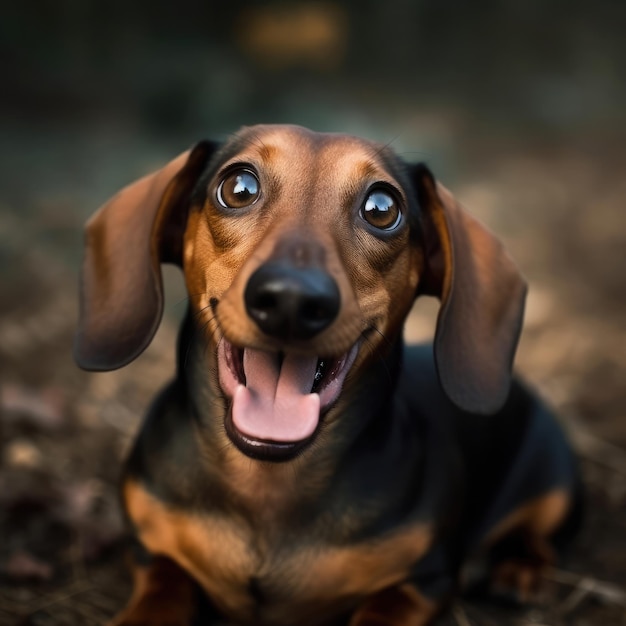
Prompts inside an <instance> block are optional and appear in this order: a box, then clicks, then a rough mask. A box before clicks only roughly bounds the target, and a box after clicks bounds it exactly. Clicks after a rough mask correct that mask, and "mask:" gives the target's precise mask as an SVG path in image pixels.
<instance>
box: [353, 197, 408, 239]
mask: <svg viewBox="0 0 626 626" xmlns="http://www.w3.org/2000/svg"><path fill="white" fill-rule="evenodd" d="M361 216H362V217H363V219H364V220H365V221H366V222H367V223H368V224H370V225H371V226H374V228H378V229H379V230H393V229H394V228H396V227H397V226H398V224H399V223H400V219H401V218H402V213H401V212H400V208H399V207H398V203H397V202H396V200H395V198H394V197H393V196H392V195H391V194H390V193H388V192H386V191H384V190H382V189H376V190H374V191H372V192H371V193H370V194H369V195H368V196H367V198H366V200H365V204H364V205H363V208H362V209H361Z"/></svg>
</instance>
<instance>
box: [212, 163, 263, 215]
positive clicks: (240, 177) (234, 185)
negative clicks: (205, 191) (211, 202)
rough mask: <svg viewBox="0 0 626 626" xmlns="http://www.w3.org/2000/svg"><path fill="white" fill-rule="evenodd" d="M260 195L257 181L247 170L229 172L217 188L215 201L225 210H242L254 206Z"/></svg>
mask: <svg viewBox="0 0 626 626" xmlns="http://www.w3.org/2000/svg"><path fill="white" fill-rule="evenodd" d="M259 193H260V185H259V179H258V178H257V177H256V175H255V174H254V173H253V172H252V171H251V170H247V169H240V170H235V171H234V172H231V173H230V174H229V175H228V176H226V178H224V180H223V181H222V182H221V183H220V185H219V187H218V188H217V201H218V202H219V203H220V204H221V205H222V206H223V207H225V208H227V209H243V208H245V207H248V206H250V205H252V204H254V203H255V202H256V201H257V200H258V198H259Z"/></svg>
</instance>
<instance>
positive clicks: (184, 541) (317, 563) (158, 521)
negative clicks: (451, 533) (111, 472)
mask: <svg viewBox="0 0 626 626" xmlns="http://www.w3.org/2000/svg"><path fill="white" fill-rule="evenodd" d="M124 495H125V499H126V505H127V509H128V513H129V515H130V518H131V519H132V521H133V523H134V524H135V526H136V528H137V533H138V535H139V538H140V539H141V541H142V543H143V544H144V545H145V546H146V548H147V549H148V550H149V551H151V552H153V553H155V554H161V555H165V556H168V557H170V558H171V559H173V560H174V561H176V562H177V563H178V564H179V565H180V566H181V567H182V568H183V569H185V570H186V571H187V572H189V573H190V574H191V575H192V576H193V578H194V579H195V580H196V581H197V582H198V583H199V584H200V585H201V586H202V587H203V588H204V589H205V590H206V592H207V593H208V594H209V595H210V596H211V598H212V599H213V600H214V602H215V603H216V604H217V606H218V607H219V608H220V609H221V610H222V611H224V612H225V613H227V614H228V615H230V616H232V617H233V618H239V619H247V618H249V617H250V615H252V614H253V611H254V602H255V600H254V598H253V597H252V596H251V595H250V590H249V584H250V580H251V579H252V578H255V579H257V580H259V581H260V582H261V583H262V584H263V585H264V586H265V587H266V588H267V589H269V590H271V594H272V599H273V600H274V602H272V603H269V604H268V605H267V606H264V607H263V611H264V615H266V616H267V618H268V620H269V621H272V623H274V622H275V623H277V624H283V623H284V624H289V623H291V621H292V620H293V616H294V615H298V614H304V613H302V612H303V611H306V612H307V613H306V614H312V613H315V614H319V615H327V614H329V615H330V614H332V613H333V612H335V611H336V610H338V609H341V610H345V609H349V608H351V607H352V606H354V603H355V602H357V601H358V600H359V599H363V598H365V597H366V596H368V595H370V594H372V593H376V592H378V591H381V590H382V589H384V588H386V587H389V586H392V585H395V584H398V583H401V582H402V581H403V580H405V579H406V577H407V576H408V575H409V572H410V569H411V567H412V565H413V564H414V563H415V562H416V561H418V560H419V559H420V557H421V556H422V555H423V554H424V552H425V551H426V550H427V549H428V547H429V545H430V543H431V541H432V533H431V529H430V528H429V527H427V526H425V525H411V526H408V527H406V528H403V529H400V530H399V531H396V532H393V533H392V534H390V535H389V536H387V537H383V538H381V539H378V540H376V541H365V542H364V543H362V544H356V545H351V546H350V545H349V546H330V545H327V544H326V545H324V544H321V545H317V544H316V545H314V546H310V545H307V544H305V543H303V544H299V545H298V546H297V547H295V548H294V549H293V550H292V549H289V548H287V549H286V548H285V547H284V538H282V537H280V536H276V535H275V534H274V536H273V538H272V539H271V540H269V543H268V537H265V539H264V538H263V529H262V528H256V527H255V528H251V527H248V526H246V525H245V524H243V523H238V522H237V521H235V520H234V519H233V518H229V519H228V520H227V519H221V518H219V517H217V516H205V517H194V516H192V515H190V514H189V513H185V512H177V511H175V510H172V509H170V508H168V507H166V506H165V505H164V504H163V503H161V502H159V501H158V500H156V499H155V498H154V497H153V496H151V495H150V494H149V493H147V492H146V491H145V489H144V488H143V487H142V486H141V485H140V484H138V483H136V482H133V481H129V482H127V483H126V485H125V487H124ZM260 526H262V523H261V524H260ZM254 545H256V546H263V545H264V546H265V548H264V550H263V557H262V556H261V553H259V552H258V551H255V549H254V548H253V546H254ZM270 617H271V619H270ZM290 620H291V621H290Z"/></svg>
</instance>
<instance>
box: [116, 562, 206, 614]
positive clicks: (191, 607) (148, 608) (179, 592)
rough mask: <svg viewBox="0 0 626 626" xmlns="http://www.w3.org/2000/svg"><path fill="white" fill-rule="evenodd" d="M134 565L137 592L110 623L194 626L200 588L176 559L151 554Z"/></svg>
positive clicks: (134, 580) (135, 590)
mask: <svg viewBox="0 0 626 626" xmlns="http://www.w3.org/2000/svg"><path fill="white" fill-rule="evenodd" d="M142 561H144V562H141V563H139V562H136V563H134V564H133V595H132V596H131V599H130V601H129V602H128V605H127V606H126V608H125V609H124V610H123V611H122V613H120V614H119V615H118V616H117V617H115V618H114V619H113V621H111V622H110V623H109V625H108V626H191V625H192V623H193V619H194V616H195V613H196V607H197V598H198V587H197V585H196V583H195V582H194V581H193V579H192V578H190V577H189V575H188V574H187V573H186V572H184V571H183V570H182V569H181V568H180V567H179V566H178V565H177V564H176V563H174V561H172V560H170V559H168V558H165V557H147V558H145V559H142Z"/></svg>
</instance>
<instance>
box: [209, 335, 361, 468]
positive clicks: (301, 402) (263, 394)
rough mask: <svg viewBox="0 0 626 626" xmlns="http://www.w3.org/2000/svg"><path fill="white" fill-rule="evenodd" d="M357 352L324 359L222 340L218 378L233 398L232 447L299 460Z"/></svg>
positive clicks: (252, 453)
mask: <svg viewBox="0 0 626 626" xmlns="http://www.w3.org/2000/svg"><path fill="white" fill-rule="evenodd" d="M357 352H358V344H355V345H354V346H352V348H351V349H350V350H349V351H348V352H346V353H345V354H344V355H342V356H341V357H339V358H322V357H316V356H306V355H299V354H292V353H289V352H268V351H265V350H255V349H252V348H237V347H235V346H233V345H232V344H231V343H230V342H229V341H227V340H226V339H222V340H221V341H220V343H219V345H218V349H217V361H218V369H219V380H220V384H221V386H222V390H223V391H224V393H225V394H226V395H227V396H228V397H229V398H230V399H231V411H230V412H229V414H228V416H227V418H226V422H225V426H226V431H227V433H228V435H229V437H230V438H231V440H232V441H233V443H234V444H235V445H236V446H237V447H238V448H239V449H240V450H241V451H242V452H244V453H245V454H247V455H248V456H252V457H254V458H261V459H266V460H283V459H288V458H292V457H293V456H295V455H296V454H297V453H298V452H299V451H300V450H302V449H303V448H304V447H305V446H306V445H307V444H308V443H309V442H310V441H311V440H312V439H313V437H314V435H315V433H316V432H317V430H318V426H319V424H320V420H321V416H322V415H323V414H324V412H325V411H326V410H327V409H328V408H329V407H330V406H331V405H332V404H333V403H334V402H335V401H336V400H337V398H338V397H339V395H340V393H341V389H342V387H343V383H344V380H345V378H346V375H347V373H348V371H349V370H350V368H351V367H352V364H353V363H354V359H355V358H356V355H357Z"/></svg>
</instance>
